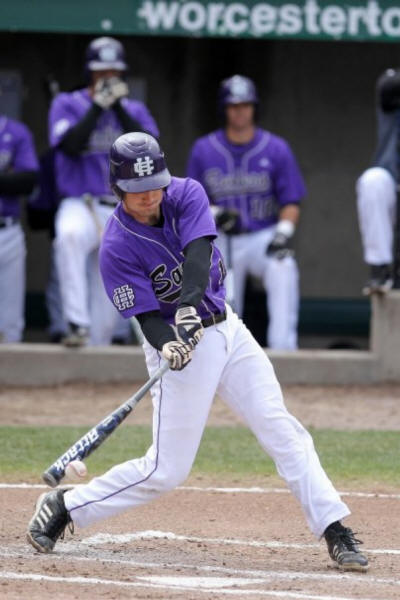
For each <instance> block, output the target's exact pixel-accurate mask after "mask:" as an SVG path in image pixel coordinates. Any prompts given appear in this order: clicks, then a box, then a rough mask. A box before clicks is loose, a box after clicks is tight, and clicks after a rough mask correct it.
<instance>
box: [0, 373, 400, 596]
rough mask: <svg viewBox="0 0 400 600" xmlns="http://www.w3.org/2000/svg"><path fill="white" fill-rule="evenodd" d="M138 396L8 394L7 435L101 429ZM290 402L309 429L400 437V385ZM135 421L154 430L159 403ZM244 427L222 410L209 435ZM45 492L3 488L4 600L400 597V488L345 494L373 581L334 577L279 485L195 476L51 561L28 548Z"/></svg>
mask: <svg viewBox="0 0 400 600" xmlns="http://www.w3.org/2000/svg"><path fill="white" fill-rule="evenodd" d="M138 387H139V386H138ZM134 391H135V386H132V385H125V384H119V385H112V386H100V385H98V386H94V385H89V384H80V385H72V384H71V385H65V386H60V387H57V388H43V389H39V388H35V389H29V388H10V389H6V390H2V391H1V392H0V424H1V425H13V424H14V425H15V424H18V425H46V424H54V425H61V424H74V425H89V426H90V425H92V424H93V423H92V419H93V412H94V407H95V414H96V415H102V414H107V412H109V410H111V409H112V408H114V407H115V406H116V405H117V404H118V403H119V402H121V401H123V400H124V399H126V398H128V397H129V396H130V395H131V394H132V393H133V392H134ZM284 392H285V396H286V399H287V404H288V407H289V409H290V410H291V411H292V412H293V413H294V414H295V415H296V416H297V417H298V418H299V419H300V420H301V421H302V422H303V423H304V424H305V425H307V426H315V427H319V428H326V427H332V428H334V429H342V430H343V429H347V430H351V429H382V430H383V429H390V430H397V429H399V430H400V414H399V413H400V411H399V409H398V402H399V398H400V387H399V386H389V385H388V386H369V387H363V386H353V387H346V388H344V387H328V388H322V387H315V386H312V387H311V386H289V387H287V388H285V390H284ZM82 400H84V401H82ZM91 401H92V402H91ZM77 415H79V416H78V417H77ZM130 418H132V419H134V420H135V422H137V423H142V424H143V423H145V424H149V419H150V408H149V402H148V401H146V400H144V401H143V402H142V403H141V404H140V405H139V406H138V407H137V411H136V412H135V415H134V416H133V415H132V417H130ZM235 423H236V419H235V417H233V416H232V415H231V413H229V412H228V411H227V410H226V409H225V408H224V406H223V405H222V404H221V403H220V402H219V401H218V400H217V401H216V403H215V406H214V407H213V410H212V413H211V415H210V419H209V424H213V425H234V424H235ZM132 424H133V423H132ZM116 435H118V434H116ZM399 468H400V466H399ZM244 481H245V482H244ZM43 488H44V486H43ZM228 488H229V489H228ZM41 490H42V486H41V485H40V478H39V474H38V479H37V482H36V483H35V482H32V481H31V482H27V483H24V482H20V481H14V480H12V481H11V480H9V481H2V482H0V498H1V501H0V511H1V532H0V541H1V543H0V557H1V558H0V563H1V567H0V598H5V599H7V600H14V599H18V600H21V599H24V600H25V599H29V600H39V599H40V600H47V599H51V600H54V599H57V600H61V599H68V600H71V599H82V598H88V599H92V598H93V599H94V598H96V599H103V598H104V599H107V600H111V599H112V600H117V599H118V600H120V599H124V598H135V599H153V598H162V599H174V598H176V599H180V598H182V599H183V598H184V599H194V600H197V599H199V600H200V599H205V600H206V599H210V598H213V599H225V598H229V597H237V598H241V599H247V598H248V599H251V598H257V597H260V598H280V599H284V600H290V599H299V600H304V599H309V600H355V599H362V600H378V599H379V600H395V599H396V600H397V599H398V598H400V519H399V515H400V489H396V488H394V487H392V488H390V489H389V488H385V487H384V486H382V485H380V484H379V486H378V484H377V487H376V488H374V489H363V488H361V489H360V488H357V489H345V490H344V493H345V496H344V499H345V501H346V502H347V503H348V504H349V506H350V509H351V510H352V511H353V516H352V517H351V526H352V528H353V529H354V531H356V532H360V534H359V535H360V537H361V539H363V540H364V542H365V544H364V546H363V549H365V552H366V554H367V555H368V558H369V560H370V569H369V571H368V573H343V572H341V571H338V570H337V569H335V568H334V567H333V566H332V563H331V561H330V559H329V557H328V554H327V551H326V546H325V542H318V541H316V540H315V539H314V538H313V537H312V535H311V534H310V533H309V531H308V529H307V527H306V525H305V521H304V519H303V516H302V514H301V511H300V509H299V507H298V505H297V504H296V502H295V500H294V499H293V498H292V497H291V495H290V494H289V493H288V492H287V490H286V489H285V486H284V485H283V484H282V482H281V481H280V480H279V479H278V478H273V479H271V478H269V479H261V478H260V477H257V478H251V477H249V478H247V479H245V480H243V479H241V481H240V483H238V482H237V481H235V480H231V481H229V479H228V480H227V479H224V480H223V481H218V480H217V479H216V478H215V477H214V478H210V479H206V478H205V477H198V476H195V475H192V476H191V477H190V478H189V479H188V480H187V481H186V482H185V484H184V485H183V486H182V487H180V488H178V489H177V490H175V491H173V492H171V493H169V494H167V495H166V496H164V497H162V498H161V499H159V500H157V501H155V502H153V503H151V504H149V505H147V506H143V507H140V508H138V509H135V510H132V511H130V512H128V513H125V514H124V515H122V516H119V517H117V518H114V519H112V520H109V521H107V522H103V523H100V524H98V525H96V526H93V527H91V528H88V529H84V530H82V529H81V530H78V531H75V533H74V534H73V535H71V533H69V532H68V531H67V532H66V534H65V539H64V540H63V541H59V543H58V544H57V546H56V551H55V552H54V553H53V554H50V555H40V554H38V553H37V552H35V551H34V549H33V548H32V547H31V546H28V545H27V543H26V541H25V529H26V525H27V523H28V521H29V519H30V517H31V515H32V512H33V505H34V502H35V500H36V498H37V496H38V494H39V493H41Z"/></svg>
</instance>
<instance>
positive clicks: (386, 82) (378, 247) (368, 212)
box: [356, 69, 400, 295]
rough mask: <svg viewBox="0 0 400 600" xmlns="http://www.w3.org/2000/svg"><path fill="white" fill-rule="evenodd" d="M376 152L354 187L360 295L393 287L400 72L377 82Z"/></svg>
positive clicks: (399, 158)
mask: <svg viewBox="0 0 400 600" xmlns="http://www.w3.org/2000/svg"><path fill="white" fill-rule="evenodd" d="M376 96H377V106H376V109H377V126H378V131H377V134H378V135H377V138H378V141H377V148H376V151H375V156H374V158H373V161H372V166H371V167H370V168H369V169H367V170H366V171H364V173H363V174H362V175H361V176H360V178H359V179H358V181H357V185H356V192H357V206H358V217H359V224H360V231H361V240H362V244H363V251H364V260H365V262H366V263H367V265H368V266H369V269H370V278H369V280H368V281H367V283H366V285H365V287H364V289H363V293H364V294H365V295H370V294H374V293H378V294H384V293H386V292H388V291H389V290H390V289H391V287H392V285H393V280H392V268H391V265H392V262H393V225H394V220H395V217H396V189H397V186H398V183H399V177H400V171H399V163H400V142H399V140H400V69H387V70H386V71H385V72H384V73H383V74H382V75H381V76H380V77H379V79H378V81H377V86H376Z"/></svg>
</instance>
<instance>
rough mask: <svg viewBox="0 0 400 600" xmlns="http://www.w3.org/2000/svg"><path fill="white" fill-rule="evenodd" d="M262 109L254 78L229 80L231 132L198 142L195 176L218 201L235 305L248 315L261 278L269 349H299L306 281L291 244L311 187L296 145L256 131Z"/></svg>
mask: <svg viewBox="0 0 400 600" xmlns="http://www.w3.org/2000/svg"><path fill="white" fill-rule="evenodd" d="M257 108H258V95H257V90H256V88H255V85H254V83H253V81H251V80H250V79H248V78H247V77H243V76H241V75H234V76H233V77H230V78H229V79H225V80H224V81H223V82H222V83H221V86H220V89H219V96H218V109H219V112H220V116H221V118H222V121H223V123H224V127H223V128H222V129H219V130H217V131H214V132H212V133H210V134H209V135H206V136H204V137H201V138H199V139H198V140H197V141H196V142H195V144H194V145H193V148H192V150H191V153H190V157H189V161H188V168H187V175H188V176H189V177H193V179H196V180H197V181H199V182H200V183H201V184H202V185H203V186H204V188H205V190H206V192H207V195H208V197H209V200H210V202H211V204H212V208H213V213H214V215H215V219H216V223H217V226H218V230H219V234H220V235H219V238H218V245H219V247H220V248H221V250H222V253H223V255H224V257H225V260H226V264H227V266H228V270H229V269H230V268H232V273H233V282H232V285H230V282H229V283H228V284H227V289H228V301H233V303H234V307H235V310H236V312H237V313H238V315H239V316H242V314H243V308H244V307H243V303H244V291H245V289H244V288H245V283H246V276H247V274H249V273H250V274H252V275H254V276H256V277H259V278H260V279H261V280H262V282H263V285H264V288H265V290H266V291H267V295H268V298H267V304H268V306H267V308H268V314H269V327H268V331H267V342H268V346H269V347H270V348H275V349H282V350H295V349H296V348H297V321H298V305H299V289H298V288H299V284H298V270H297V265H296V262H295V260H294V256H293V254H294V253H293V249H292V248H291V247H290V242H291V238H292V236H293V234H294V232H295V229H296V225H297V222H298V219H299V213H300V209H299V202H300V200H301V198H302V197H303V196H304V194H305V187H304V182H303V178H302V176H301V173H300V170H299V167H298V165H297V162H296V159H295V157H294V155H293V153H292V151H291V149H290V147H289V145H288V143H287V142H286V141H285V140H284V139H282V138H280V137H278V136H276V135H274V134H273V133H270V132H269V131H265V130H263V129H260V128H258V127H257V126H256V111H257Z"/></svg>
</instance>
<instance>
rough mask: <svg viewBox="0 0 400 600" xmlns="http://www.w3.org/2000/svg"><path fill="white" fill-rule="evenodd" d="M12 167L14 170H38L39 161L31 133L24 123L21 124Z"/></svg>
mask: <svg viewBox="0 0 400 600" xmlns="http://www.w3.org/2000/svg"><path fill="white" fill-rule="evenodd" d="M13 167H14V169H15V170H16V171H38V170H39V162H38V159H37V156H36V151H35V146H34V143H33V138H32V134H31V132H30V131H29V129H28V128H27V127H25V126H24V125H21V135H20V136H18V142H17V145H16V148H15V154H14V160H13Z"/></svg>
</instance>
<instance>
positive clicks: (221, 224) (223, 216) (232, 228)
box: [215, 208, 241, 235]
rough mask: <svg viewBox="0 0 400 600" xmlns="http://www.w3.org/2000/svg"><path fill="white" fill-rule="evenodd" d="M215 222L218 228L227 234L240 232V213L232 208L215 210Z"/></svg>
mask: <svg viewBox="0 0 400 600" xmlns="http://www.w3.org/2000/svg"><path fill="white" fill-rule="evenodd" d="M215 224H216V226H217V227H218V229H220V230H221V231H223V232H224V233H226V234H227V235H234V234H235V233H240V230H241V223H240V214H239V212H238V211H237V210H235V209H234V208H223V209H221V210H219V211H218V212H217V214H216V216H215Z"/></svg>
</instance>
